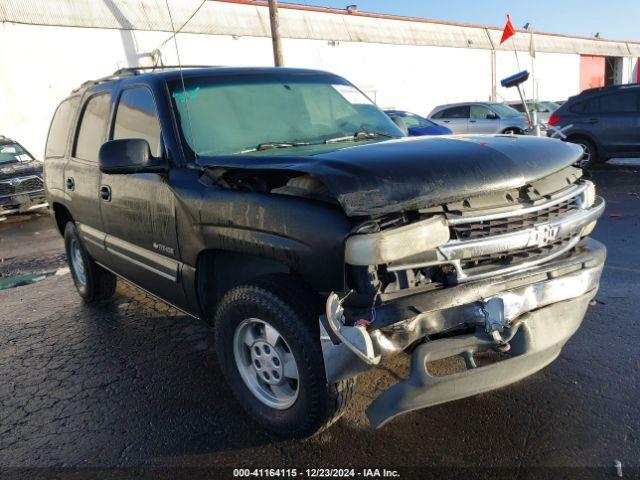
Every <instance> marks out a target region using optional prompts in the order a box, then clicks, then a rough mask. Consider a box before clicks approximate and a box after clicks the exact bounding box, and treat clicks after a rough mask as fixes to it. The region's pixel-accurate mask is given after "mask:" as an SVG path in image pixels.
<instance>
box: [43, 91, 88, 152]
mask: <svg viewBox="0 0 640 480" xmlns="http://www.w3.org/2000/svg"><path fill="white" fill-rule="evenodd" d="M79 103H80V97H71V98H68V99H67V100H65V101H64V102H62V103H61V104H60V105H59V106H58V108H57V109H56V113H54V114H53V120H52V121H51V127H49V136H48V138H47V146H46V147H45V149H44V151H45V154H44V155H45V157H64V154H65V153H67V139H68V138H69V129H70V128H71V122H72V121H73V116H74V115H75V113H76V109H77V108H78V104H79Z"/></svg>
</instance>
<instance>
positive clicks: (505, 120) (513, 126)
mask: <svg viewBox="0 0 640 480" xmlns="http://www.w3.org/2000/svg"><path fill="white" fill-rule="evenodd" d="M429 119H431V120H433V121H434V122H436V123H437V124H440V125H444V126H445V127H448V128H450V129H451V130H452V131H453V133H514V134H519V135H522V134H524V133H526V131H527V129H528V128H529V126H528V122H527V119H526V118H525V117H524V116H523V115H522V114H521V113H520V112H518V111H517V110H515V109H513V108H511V107H509V106H507V105H504V104H502V103H489V102H469V103H450V104H448V105H440V106H439V107H436V108H434V109H433V110H432V111H431V113H430V114H429Z"/></svg>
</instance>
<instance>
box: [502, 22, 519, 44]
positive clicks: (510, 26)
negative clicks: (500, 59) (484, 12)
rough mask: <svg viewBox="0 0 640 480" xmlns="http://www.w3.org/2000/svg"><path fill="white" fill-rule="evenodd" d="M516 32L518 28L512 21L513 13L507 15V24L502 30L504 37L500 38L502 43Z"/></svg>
mask: <svg viewBox="0 0 640 480" xmlns="http://www.w3.org/2000/svg"><path fill="white" fill-rule="evenodd" d="M515 34H516V29H515V28H513V23H511V15H507V24H506V25H505V26H504V32H502V39H501V40H500V45H502V44H503V43H504V42H506V41H507V40H509V39H510V38H511V37H513V36H514V35H515Z"/></svg>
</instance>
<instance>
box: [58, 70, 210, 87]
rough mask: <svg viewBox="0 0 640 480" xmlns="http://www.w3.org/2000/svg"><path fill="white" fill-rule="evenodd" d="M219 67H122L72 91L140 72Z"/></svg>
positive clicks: (88, 81) (84, 83)
mask: <svg viewBox="0 0 640 480" xmlns="http://www.w3.org/2000/svg"><path fill="white" fill-rule="evenodd" d="M214 67H217V65H182V66H180V65H158V66H155V67H126V68H120V69H118V70H116V71H115V72H113V73H112V74H111V75H107V76H106V77H101V78H97V79H95V80H87V81H86V82H83V83H82V84H81V85H80V86H79V87H77V88H74V89H73V90H72V91H71V93H75V92H77V91H78V90H82V89H83V88H86V87H90V86H93V85H98V84H100V83H103V82H108V81H110V80H117V79H119V78H123V77H127V76H134V75H140V72H146V71H155V70H171V69H178V68H214Z"/></svg>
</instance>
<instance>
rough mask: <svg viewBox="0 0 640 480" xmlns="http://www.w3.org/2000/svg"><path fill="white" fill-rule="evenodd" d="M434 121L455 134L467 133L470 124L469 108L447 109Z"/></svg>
mask: <svg viewBox="0 0 640 480" xmlns="http://www.w3.org/2000/svg"><path fill="white" fill-rule="evenodd" d="M433 120H434V121H435V122H436V123H439V124H440V125H444V126H445V127H449V128H450V129H451V131H453V133H467V131H468V123H469V106H468V105H463V106H458V107H451V108H447V109H445V110H444V111H442V112H439V113H438V114H437V115H434V117H433Z"/></svg>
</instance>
